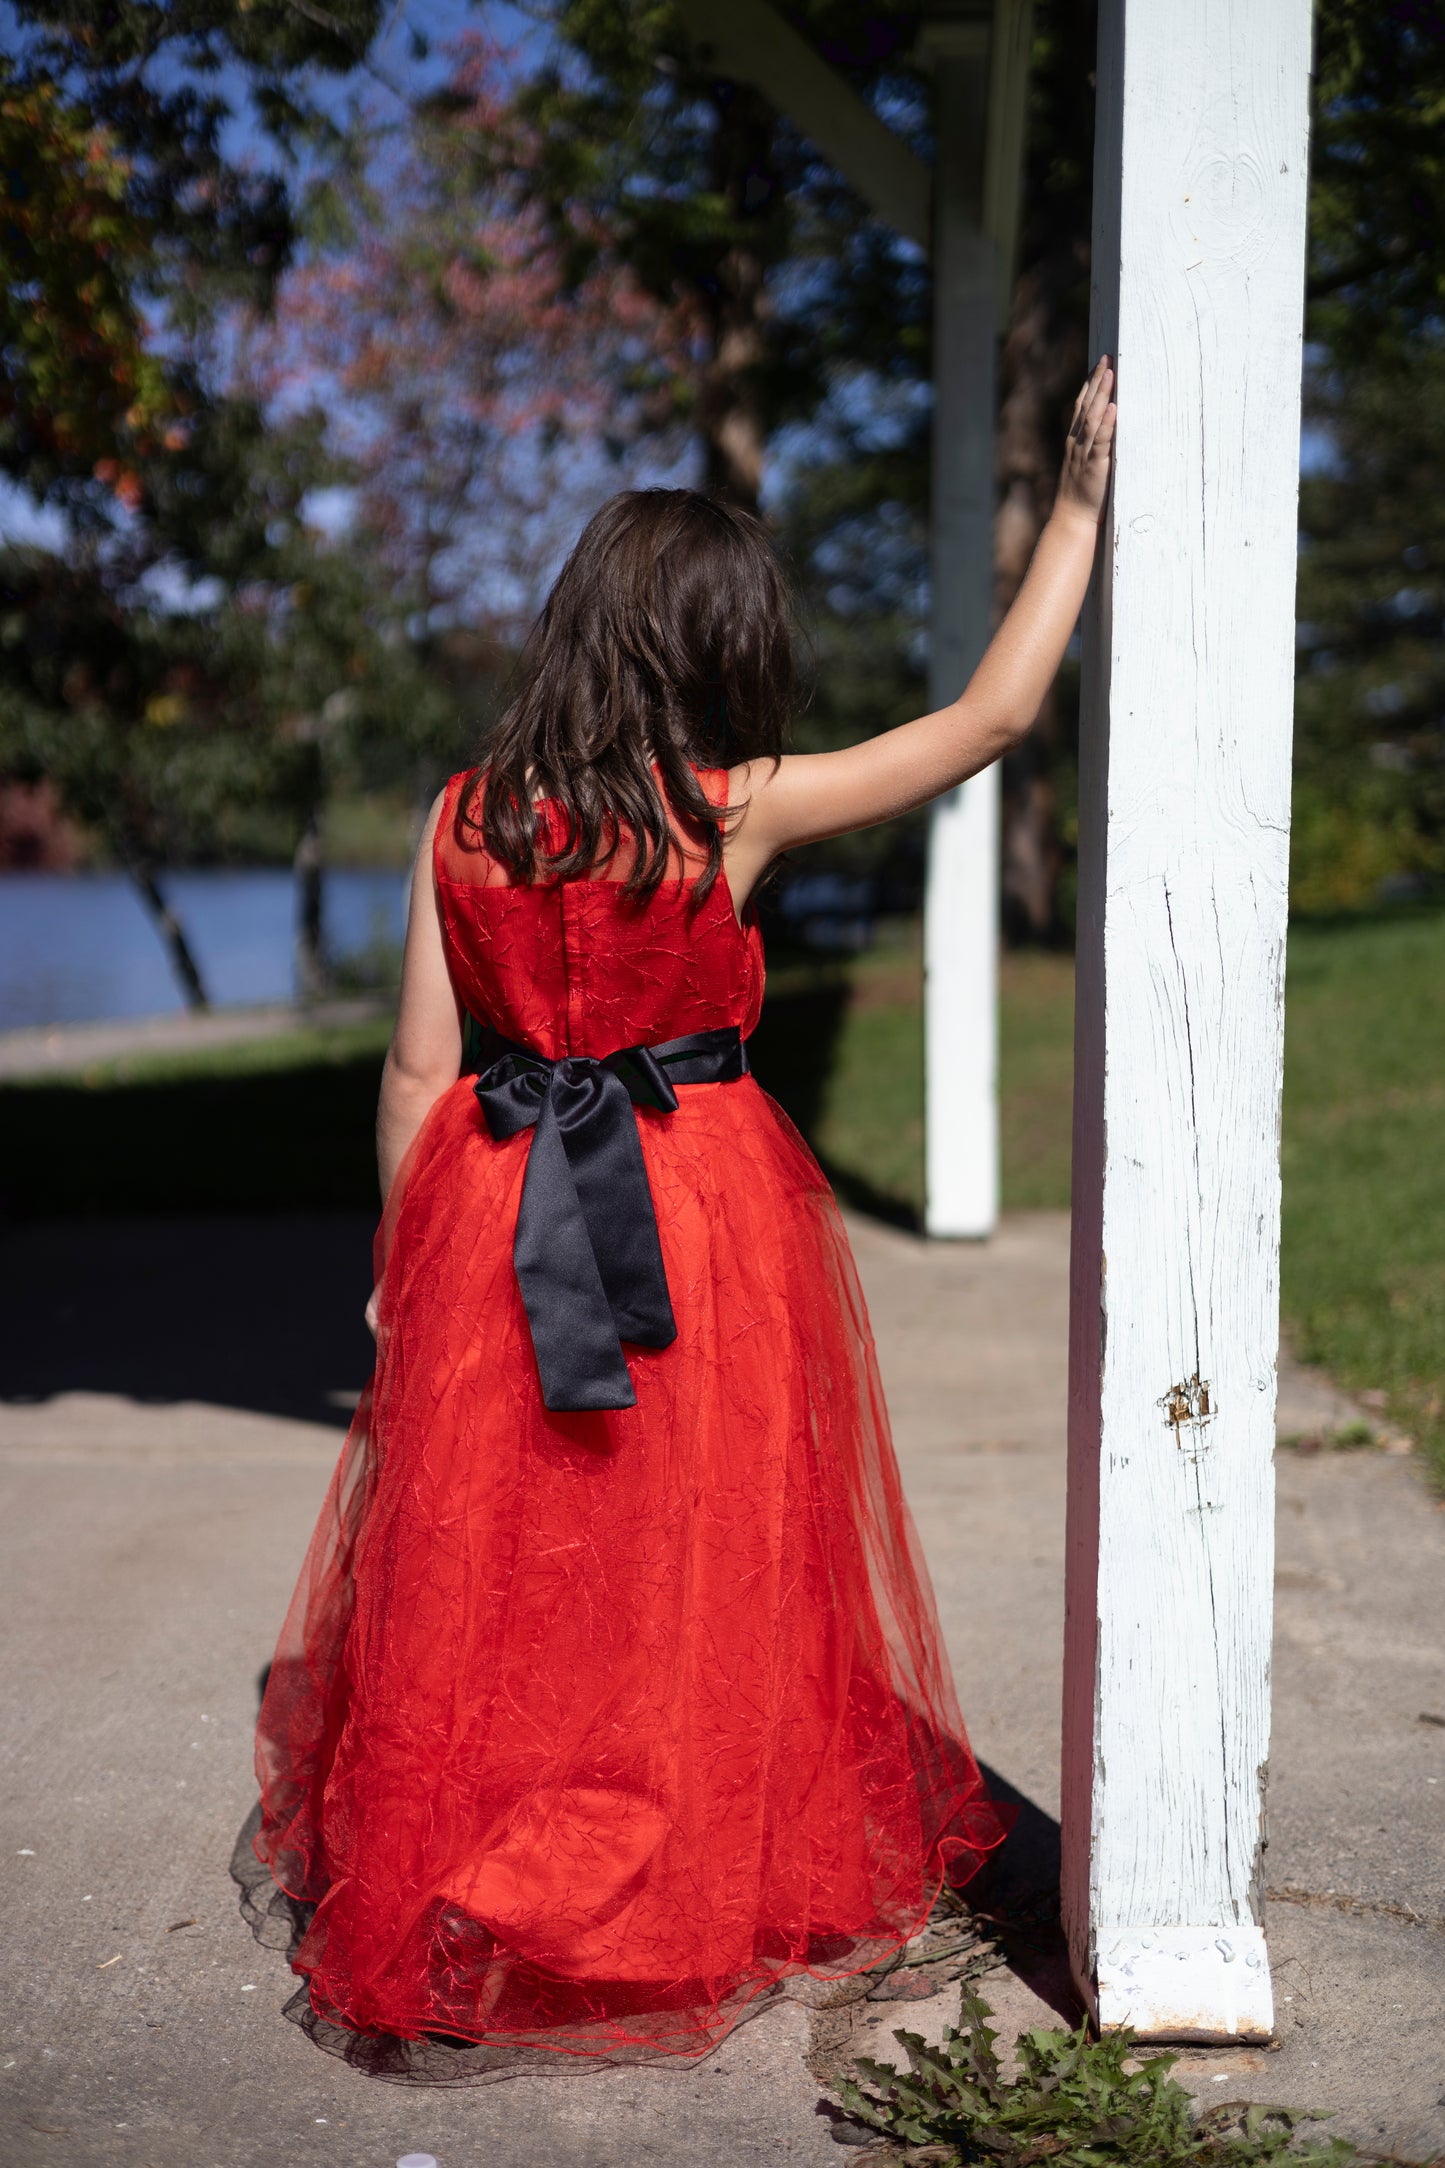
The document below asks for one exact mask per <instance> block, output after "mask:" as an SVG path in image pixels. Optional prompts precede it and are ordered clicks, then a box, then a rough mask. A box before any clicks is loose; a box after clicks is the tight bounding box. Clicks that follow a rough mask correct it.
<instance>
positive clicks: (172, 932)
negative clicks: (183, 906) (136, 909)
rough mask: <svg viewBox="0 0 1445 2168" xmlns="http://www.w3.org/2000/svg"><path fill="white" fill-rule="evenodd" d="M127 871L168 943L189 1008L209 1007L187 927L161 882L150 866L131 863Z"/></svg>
mask: <svg viewBox="0 0 1445 2168" xmlns="http://www.w3.org/2000/svg"><path fill="white" fill-rule="evenodd" d="M126 872H127V873H128V874H129V876H130V878H131V880H132V881H133V882H134V883H135V887H136V890H137V893H138V894H139V896H140V899H141V902H142V903H143V904H144V905H145V907H146V909H147V911H148V912H149V913H150V916H151V923H152V924H153V925H154V927H155V929H156V932H157V933H158V934H159V935H160V937H161V941H162V943H163V944H164V947H165V952H166V958H167V961H168V962H169V964H170V967H171V969H172V971H174V973H175V975H176V978H177V980H178V981H179V983H180V989H181V992H182V994H183V995H184V997H185V1003H186V1007H187V1008H188V1009H191V1010H194V1011H195V1012H196V1013H197V1014H199V1013H201V1012H202V1011H204V1010H206V1009H209V1007H210V1006H211V999H210V996H209V994H208V993H207V992H206V983H205V980H204V979H203V978H202V977H201V971H200V966H199V964H198V963H197V962H196V959H195V957H194V955H193V954H192V952H191V945H190V943H189V941H188V940H187V939H186V934H185V928H184V927H183V926H182V924H181V922H180V920H179V919H178V918H177V917H176V914H175V912H174V911H173V910H172V909H171V907H170V905H169V904H168V903H167V902H166V899H165V897H164V895H163V894H162V892H161V884H160V882H159V881H158V880H157V879H156V876H155V874H154V872H153V871H152V870H151V868H150V867H149V866H144V865H140V864H130V865H127V867H126Z"/></svg>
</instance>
